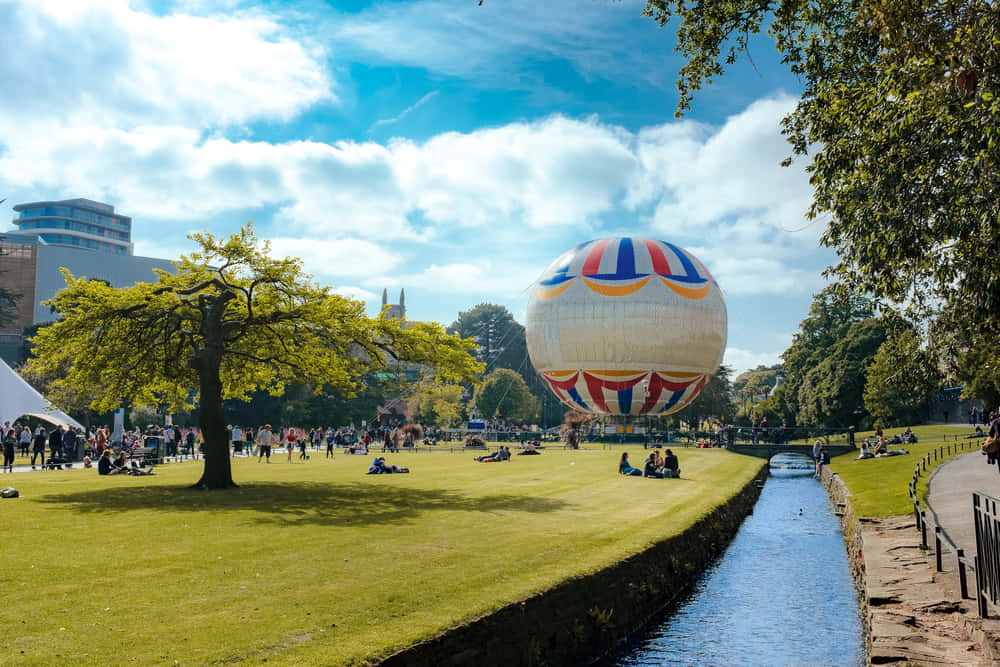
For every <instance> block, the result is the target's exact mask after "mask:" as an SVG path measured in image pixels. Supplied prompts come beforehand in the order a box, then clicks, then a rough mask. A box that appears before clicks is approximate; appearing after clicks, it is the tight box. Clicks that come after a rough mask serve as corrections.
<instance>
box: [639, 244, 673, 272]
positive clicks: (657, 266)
mask: <svg viewBox="0 0 1000 667" xmlns="http://www.w3.org/2000/svg"><path fill="white" fill-rule="evenodd" d="M642 242H643V243H645V244H646V249H647V250H649V258H650V259H651V260H653V272H654V273H656V274H657V275H660V276H672V275H674V274H673V273H671V272H670V262H668V261H667V257H666V255H664V254H663V248H661V247H660V246H659V244H658V243H657V242H656V241H651V240H649V239H643V240H642Z"/></svg>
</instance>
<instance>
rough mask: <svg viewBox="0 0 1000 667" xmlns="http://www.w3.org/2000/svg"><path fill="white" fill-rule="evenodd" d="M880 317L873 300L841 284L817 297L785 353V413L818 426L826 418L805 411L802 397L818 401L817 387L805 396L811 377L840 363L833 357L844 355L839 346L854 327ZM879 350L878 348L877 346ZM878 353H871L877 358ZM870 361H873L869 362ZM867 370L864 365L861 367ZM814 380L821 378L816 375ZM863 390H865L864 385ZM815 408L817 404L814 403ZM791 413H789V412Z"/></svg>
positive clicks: (813, 410)
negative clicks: (804, 389)
mask: <svg viewBox="0 0 1000 667" xmlns="http://www.w3.org/2000/svg"><path fill="white" fill-rule="evenodd" d="M875 316H876V309H875V305H874V303H873V302H872V301H871V299H868V298H866V297H864V296H862V295H860V294H858V292H857V291H855V290H848V289H844V288H841V287H839V286H837V285H829V286H827V287H825V288H824V289H822V290H821V291H820V292H819V293H817V294H815V295H814V296H813V302H812V305H811V306H810V307H809V316H808V317H806V318H805V319H804V320H802V322H801V323H800V324H799V331H798V333H796V334H795V335H794V336H793V337H792V344H791V346H790V347H789V348H788V349H787V350H785V352H784V353H783V354H782V358H783V359H784V365H783V368H784V377H785V379H784V383H783V385H782V388H781V389H782V391H781V403H782V405H783V408H784V410H783V413H784V414H791V415H794V416H795V421H796V422H797V423H799V424H809V423H813V424H814V423H817V422H815V421H813V420H814V419H816V418H817V417H823V418H824V419H825V417H826V415H825V412H826V410H818V409H817V408H815V407H814V409H812V410H803V407H804V406H803V405H802V404H801V403H800V396H801V397H803V398H807V397H808V398H814V397H815V396H816V393H815V388H813V387H810V388H809V389H808V390H807V392H806V393H801V391H800V390H801V389H802V386H803V383H804V382H805V381H806V377H807V375H808V374H809V373H810V372H811V371H813V369H815V368H817V367H819V366H820V365H821V364H823V363H824V361H828V360H829V361H828V363H827V366H826V367H825V368H826V369H827V370H831V368H832V365H833V364H835V363H837V364H838V365H839V362H837V361H835V360H831V357H832V355H834V354H836V353H841V352H843V351H844V348H843V347H841V348H837V345H838V343H840V341H842V340H843V339H844V338H846V337H847V335H848V332H849V331H850V329H851V327H852V326H853V325H854V324H856V323H858V322H863V321H866V320H869V319H872V318H874V317H875ZM876 349H877V346H876ZM874 353H875V350H872V352H871V354H872V355H874ZM867 361H870V359H868V360H867ZM861 368H862V369H863V368H864V366H861ZM812 377H813V379H818V377H819V375H818V374H814V375H813V376H812ZM860 387H864V384H863V383H862V384H861V385H860ZM856 398H857V402H858V404H859V405H860V404H861V388H859V389H858V394H857V397H856ZM814 406H815V404H814ZM785 411H787V412H785Z"/></svg>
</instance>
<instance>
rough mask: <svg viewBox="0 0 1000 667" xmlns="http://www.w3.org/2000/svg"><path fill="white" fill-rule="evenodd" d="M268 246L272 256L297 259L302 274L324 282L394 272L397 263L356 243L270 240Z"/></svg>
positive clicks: (363, 243) (368, 244)
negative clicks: (303, 270)
mask: <svg viewBox="0 0 1000 667" xmlns="http://www.w3.org/2000/svg"><path fill="white" fill-rule="evenodd" d="M270 243H271V250H272V251H273V253H274V254H275V255H276V256H278V257H299V258H300V259H302V263H303V265H304V266H305V269H306V271H308V272H309V273H311V274H312V275H314V276H318V277H324V278H330V277H333V278H341V277H358V276H366V275H374V274H377V273H380V272H382V271H391V270H393V269H395V268H396V266H397V265H398V264H399V263H400V260H401V258H400V257H399V256H398V255H396V254H394V253H392V252H389V251H387V250H386V249H384V248H382V247H380V246H378V245H376V244H374V243H371V242H370V241H363V240H360V239H339V240H333V241H325V240H317V239H309V238H289V237H277V238H271V239H270Z"/></svg>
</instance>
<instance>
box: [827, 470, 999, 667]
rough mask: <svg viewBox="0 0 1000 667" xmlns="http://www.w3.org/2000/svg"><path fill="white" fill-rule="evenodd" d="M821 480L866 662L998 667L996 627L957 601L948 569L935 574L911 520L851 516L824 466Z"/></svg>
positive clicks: (841, 488)
mask: <svg viewBox="0 0 1000 667" xmlns="http://www.w3.org/2000/svg"><path fill="white" fill-rule="evenodd" d="M821 482H822V484H823V486H824V488H825V489H826V491H827V494H828V495H829V497H830V500H831V501H832V502H833V504H834V507H835V509H836V513H837V515H838V518H839V520H840V525H841V531H842V532H843V535H844V544H845V546H846V548H847V553H848V561H849V562H850V566H851V571H852V573H853V575H854V579H855V582H856V584H857V587H858V593H859V599H858V604H859V608H860V611H861V614H862V618H861V623H862V628H863V631H864V633H865V646H866V653H867V655H868V660H869V664H906V665H911V664H912V665H927V664H961V665H1000V648H998V646H997V643H996V640H995V636H994V635H995V634H996V633H995V628H992V627H991V628H989V629H986V628H985V627H984V622H983V621H982V619H979V618H977V617H976V605H975V600H965V599H963V598H962V596H961V593H960V592H959V590H958V584H957V574H956V573H955V572H951V571H948V570H947V569H946V570H945V571H944V572H941V573H938V572H936V571H935V566H934V562H933V561H934V553H933V551H932V550H929V549H923V548H922V546H921V544H920V534H919V532H918V531H917V530H916V522H915V520H914V518H913V516H911V515H904V516H897V517H885V518H876V519H873V518H867V517H859V516H856V515H855V514H854V511H853V508H852V507H851V503H850V495H851V494H850V491H849V490H848V489H847V487H846V485H845V484H844V483H843V481H842V480H841V479H840V476H839V475H837V473H834V472H831V471H830V470H829V469H828V468H824V469H823V472H822V477H821ZM952 579H955V581H952ZM970 585H973V584H971V583H970ZM990 623H993V622H990Z"/></svg>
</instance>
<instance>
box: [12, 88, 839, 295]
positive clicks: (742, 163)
mask: <svg viewBox="0 0 1000 667" xmlns="http://www.w3.org/2000/svg"><path fill="white" fill-rule="evenodd" d="M785 104H786V101H785V100H778V101H773V100H772V101H763V102H759V103H757V104H755V105H753V106H752V107H750V108H749V109H748V110H747V111H746V112H744V113H742V114H739V115H737V116H734V117H732V118H731V119H729V121H728V122H727V123H725V124H724V125H723V126H722V127H720V128H713V127H710V126H704V125H697V124H694V123H690V122H687V121H684V122H679V123H670V124H665V125H661V126H658V127H655V128H648V129H645V130H642V131H640V132H639V133H637V134H633V133H630V132H628V131H626V130H624V129H623V128H621V127H616V126H613V125H607V124H604V123H601V122H599V121H598V120H597V119H596V118H586V119H573V118H567V117H565V116H561V115H553V116H548V117H545V118H542V119H539V120H536V121H533V122H521V123H511V124H507V125H503V126H498V127H492V128H485V129H481V130H476V131H472V132H467V133H458V132H449V133H444V134H439V135H437V136H434V137H432V138H430V139H428V140H427V141H424V142H415V141H412V140H407V139H395V140H392V141H390V142H388V143H387V144H385V145H383V144H380V143H376V142H373V141H367V142H354V141H341V142H336V143H332V144H331V143H324V142H319V141H289V142H283V143H271V142H266V141H251V140H244V141H235V140H232V139H228V138H221V137H215V138H208V139H205V138H204V137H203V136H202V134H201V132H200V131H198V130H196V129H191V128H186V127H181V126H170V125H150V126H139V127H135V128H133V129H131V130H122V129H115V128H107V127H102V126H99V125H90V126H75V127H74V126H65V125H60V124H53V123H52V122H50V121H45V120H39V121H35V122H32V123H19V122H17V121H15V120H11V119H10V118H9V117H7V116H4V115H3V114H2V113H0V131H2V132H3V134H2V135H0V136H3V137H4V144H5V150H4V152H3V153H0V180H4V181H6V182H7V183H8V184H10V185H12V186H13V187H15V188H17V189H19V190H22V191H38V192H43V193H46V195H43V196H51V195H49V194H48V193H52V192H65V193H67V195H66V196H79V195H86V196H88V197H91V198H97V199H104V200H106V201H110V202H114V203H115V204H116V206H117V207H118V209H119V210H120V211H122V212H124V213H125V214H127V215H131V216H133V217H136V218H140V219H144V220H147V221H148V220H151V219H155V220H161V221H171V222H173V223H177V222H182V223H183V224H184V227H185V229H184V231H187V228H190V226H191V225H192V224H195V223H200V222H201V221H205V220H212V221H213V224H214V225H220V224H221V225H224V226H225V227H227V228H228V229H233V228H235V226H236V225H237V224H240V223H242V222H244V221H245V220H246V219H247V218H248V217H254V212H255V211H257V210H260V209H263V208H267V209H270V211H271V212H273V220H270V221H269V220H268V219H265V220H260V219H258V220H257V221H258V223H263V224H264V225H265V226H269V228H270V229H271V230H272V233H274V234H275V235H276V236H277V237H279V238H278V240H277V245H276V249H278V247H279V245H280V246H281V247H282V248H284V250H285V251H287V252H289V253H294V254H298V255H299V256H302V257H304V258H305V259H306V263H307V266H308V268H309V270H310V271H311V272H313V273H315V274H316V275H318V276H325V277H348V276H349V277H351V278H352V280H351V282H352V283H356V284H357V283H360V284H362V285H370V283H369V282H368V281H369V280H375V279H376V278H378V279H379V280H382V281H384V282H385V283H386V284H394V282H395V281H393V282H388V281H387V277H388V276H390V274H393V273H395V272H399V270H400V268H401V267H405V273H406V275H404V276H398V277H397V280H399V281H407V282H403V283H402V284H404V285H409V284H413V285H417V284H420V285H428V286H430V285H436V286H437V287H439V288H440V289H442V290H445V291H450V292H454V293H473V292H482V291H484V290H489V291H490V293H508V294H509V293H510V292H511V291H517V290H520V289H522V288H523V287H525V286H526V285H528V284H530V282H531V281H532V280H534V279H535V278H536V277H537V275H538V271H540V270H541V268H543V267H544V266H545V265H546V264H547V263H548V261H549V260H551V258H552V257H554V256H555V254H557V253H558V252H559V251H561V250H564V249H565V248H566V247H570V246H571V245H573V244H575V243H576V242H578V241H580V240H585V239H586V238H592V237H596V236H599V235H608V234H610V233H613V232H621V233H627V234H635V233H643V234H651V232H650V231H649V230H648V226H649V224H650V222H652V225H653V228H654V229H653V232H652V233H655V234H658V235H661V238H666V239H669V240H672V241H675V242H677V243H679V244H680V245H682V246H684V247H687V248H688V249H690V250H691V251H692V252H694V253H695V254H696V255H697V256H698V257H699V258H701V259H702V260H703V261H704V262H705V263H706V264H707V265H708V266H709V268H710V269H711V270H712V271H713V273H714V274H715V275H716V277H717V278H718V279H719V281H720V283H721V284H722V285H723V286H724V288H726V289H727V290H728V291H727V294H733V295H743V294H790V293H809V292H812V291H815V290H816V289H817V288H818V287H819V286H820V279H819V278H818V275H817V274H818V272H819V271H818V269H819V268H821V267H818V266H815V265H807V264H805V262H807V261H809V254H810V253H813V252H814V251H815V250H816V245H817V244H816V240H815V237H816V235H817V234H818V233H819V230H820V228H821V225H816V226H814V228H810V229H807V230H806V231H805V232H802V233H791V232H787V231H785V230H786V229H790V228H793V227H796V226H801V225H802V223H803V219H802V211H801V210H799V209H800V208H804V206H805V202H806V201H808V197H809V190H808V184H807V183H806V181H805V176H804V174H803V173H802V169H801V167H795V168H792V169H785V170H783V169H781V168H780V167H779V166H777V161H778V160H779V159H780V156H781V155H783V154H784V152H786V148H785V146H784V142H783V140H782V138H781V137H780V135H779V134H778V132H777V127H778V120H779V118H780V115H781V113H783V111H784V110H786V106H785ZM765 121H766V122H765ZM727 142H728V143H727ZM755 156H756V159H757V160H759V161H758V162H755V161H754V160H755ZM772 158H773V163H772ZM649 210H651V211H654V213H653V219H652V221H650V220H644V219H642V216H643V213H642V212H643V211H649ZM666 210H674V211H676V212H677V221H671V222H670V224H667V223H665V222H663V221H662V220H661V218H662V214H663V211H666ZM270 215H271V214H270V213H269V214H268V217H270ZM637 218H638V219H637ZM164 235H165V236H169V234H167V233H165V234H164ZM175 235H177V236H179V233H175ZM567 239H572V240H571V241H570V240H567ZM432 243H433V245H431V244H432ZM550 243H558V244H559V245H560V246H564V247H556V248H555V249H554V250H553V249H552V247H551V246H550V245H547V244H550ZM462 244H464V246H462ZM431 247H433V248H434V252H433V253H427V252H426V249H428V248H431ZM476 249H483V250H485V251H488V253H489V254H490V255H498V256H506V257H509V256H514V257H516V258H517V259H516V264H517V265H518V266H515V267H512V266H511V265H510V264H504V265H500V264H499V263H498V264H497V265H496V266H495V267H492V268H484V265H482V264H481V263H478V262H479V261H480V259H481V258H479V257H477V258H476V261H475V262H472V261H470V259H469V256H470V253H476V252H479V250H476ZM550 251H552V257H547V253H548V252H550ZM518 267H521V268H518ZM524 267H530V270H529V269H528V268H524ZM365 276H369V278H367V279H366V277H365Z"/></svg>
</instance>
